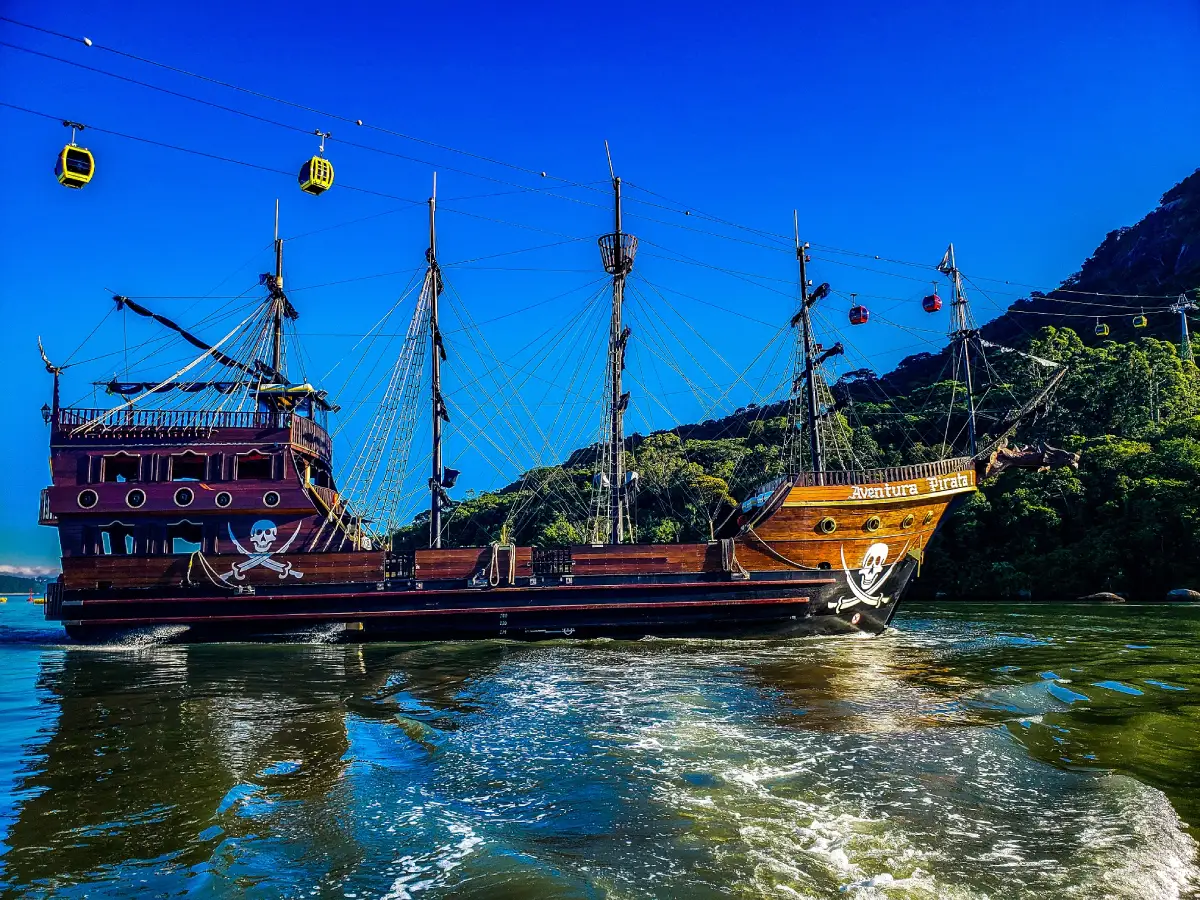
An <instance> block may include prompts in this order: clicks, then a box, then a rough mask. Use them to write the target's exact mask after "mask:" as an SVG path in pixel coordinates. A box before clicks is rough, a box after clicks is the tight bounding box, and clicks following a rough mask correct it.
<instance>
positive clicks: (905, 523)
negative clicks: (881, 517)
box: [900, 513, 917, 528]
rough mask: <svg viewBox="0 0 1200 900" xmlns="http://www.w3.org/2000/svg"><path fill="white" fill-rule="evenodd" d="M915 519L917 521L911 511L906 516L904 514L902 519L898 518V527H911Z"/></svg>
mask: <svg viewBox="0 0 1200 900" xmlns="http://www.w3.org/2000/svg"><path fill="white" fill-rule="evenodd" d="M915 521H917V519H916V517H915V516H914V515H913V514H912V513H909V514H908V515H907V516H905V517H904V518H903V519H901V520H900V527H901V528H912V527H913V522H915Z"/></svg>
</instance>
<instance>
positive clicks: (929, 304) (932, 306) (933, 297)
mask: <svg viewBox="0 0 1200 900" xmlns="http://www.w3.org/2000/svg"><path fill="white" fill-rule="evenodd" d="M921 308H922V309H923V310H925V312H927V313H935V312H937V311H938V310H939V309H941V308H942V298H941V297H939V296H938V295H937V293H936V292H934V293H932V294H930V295H929V296H928V297H926V298H925V299H924V300H922V301H921Z"/></svg>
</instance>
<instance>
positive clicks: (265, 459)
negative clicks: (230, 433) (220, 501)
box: [235, 451, 271, 481]
mask: <svg viewBox="0 0 1200 900" xmlns="http://www.w3.org/2000/svg"><path fill="white" fill-rule="evenodd" d="M235 477H236V478H237V479H238V480H239V481H242V480H245V479H247V478H264V479H267V478H270V477H271V457H269V456H267V455H266V454H264V453H258V452H254V451H252V452H250V453H247V454H245V455H244V456H239V457H238V458H237V473H236V476H235Z"/></svg>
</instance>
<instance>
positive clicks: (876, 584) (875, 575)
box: [829, 542, 908, 612]
mask: <svg viewBox="0 0 1200 900" xmlns="http://www.w3.org/2000/svg"><path fill="white" fill-rule="evenodd" d="M907 550H908V546H907V545H905V547H904V549H903V550H901V551H900V555H899V556H897V557H896V561H895V562H893V563H892V564H891V566H888V568H886V569H885V568H884V566H887V561H888V556H889V554H890V551H889V549H888V545H887V544H884V543H882V542H881V543H876V544H872V545H871V546H870V547H868V548H867V552H866V553H864V554H863V560H862V565H860V566H859V567H858V572H852V571H851V570H850V567H849V566H848V565H846V548H845V547H842V548H841V555H842V572H843V573H844V574H845V576H846V587H848V588H849V589H850V594H851V596H849V597H838V598H837V599H836V600H830V601H829V608H830V609H833V610H835V611H837V612H841V611H842V610H843V609H846V608H848V607H851V606H857V605H858V604H859V603H864V604H866V605H867V606H876V607H878V606H882V605H884V604H885V603H887V602H888V601H889V600H891V597H887V596H881V595H880V594H879V591H880V590H881V589H882V588H883V586H884V584H885V583H886V582H887V580H888V578H889V577H890V576H891V574H892V570H893V569H895V568H896V566H898V565H899V564H900V560H902V559H904V554H905V552H907Z"/></svg>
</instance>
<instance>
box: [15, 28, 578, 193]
mask: <svg viewBox="0 0 1200 900" xmlns="http://www.w3.org/2000/svg"><path fill="white" fill-rule="evenodd" d="M0 21H4V22H8V23H10V24H12V25H17V26H20V27H22V28H29V29H32V30H33V31H40V32H42V33H43V34H49V35H51V36H53V37H57V38H61V39H63V40H68V41H72V42H79V41H82V43H83V44H85V45H86V46H88V47H91V48H94V49H97V50H104V51H106V52H108V53H113V54H116V55H118V56H123V57H125V58H126V59H132V60H134V61H136V62H140V63H144V64H146V65H150V66H155V67H157V68H160V69H165V70H167V71H170V72H175V73H177V74H179V75H186V76H188V77H189V78H196V79H199V80H200V81H206V82H208V83H209V84H215V85H218V86H220V87H224V88H228V89H229V90H234V91H239V92H241V93H243V94H248V95H250V96H253V97H258V98H260V99H262V100H270V101H271V102H273V103H279V104H282V105H284V106H290V107H292V108H294V109H299V110H303V111H304V112H309V113H314V114H316V115H319V116H324V117H326V118H329V119H334V120H336V121H339V122H347V123H353V124H354V125H356V126H359V127H363V128H368V129H371V130H373V131H378V132H380V133H382V134H388V135H391V136H392V137H398V138H402V139H404V140H408V141H414V142H416V143H419V144H424V145H426V146H429V147H434V148H436V149H438V150H445V151H447V152H450V153H457V154H460V155H462V156H468V157H470V158H472V159H477V160H479V161H481V162H486V163H490V164H492V165H497V166H502V167H504V168H508V169H513V170H515V171H519V172H524V173H525V174H528V175H536V176H539V177H541V178H552V179H554V180H555V181H559V182H562V183H563V184H567V185H570V186H572V187H582V188H587V189H588V190H594V191H600V190H601V189H600V188H597V187H594V186H593V185H590V184H586V183H582V182H576V181H571V180H570V179H567V178H563V177H562V176H559V175H550V174H548V173H547V172H544V171H538V170H536V169H530V168H527V167H525V166H519V165H516V164H514V163H510V162H505V161H504V160H500V159H494V158H492V157H488V156H483V155H481V154H478V153H472V152H470V151H468V150H460V149H458V148H457V147H450V146H448V145H446V144H439V143H437V142H436V141H430V140H426V139H424V138H418V137H414V136H413V135H410V134H404V133H403V132H399V131H393V130H391V129H388V128H383V127H381V126H379V125H372V124H370V123H366V122H364V121H363V120H362V119H358V118H350V117H348V116H341V115H338V114H336V113H331V112H326V111H324V110H320V109H316V108H314V107H311V106H306V105H305V104H302V103H296V102H294V101H291V100H285V99H283V98H281V97H275V96H272V95H271V94H266V93H263V92H261V91H255V90H252V89H250V88H244V87H241V86H240V85H236V84H232V83H230V82H227V81H221V80H219V79H216V78H212V77H210V76H207V75H201V74H199V73H197V72H190V71H188V70H187V69H182V68H180V67H178V66H172V65H170V64H168V63H161V62H157V61H155V60H152V59H147V58H146V57H143V56H138V55H137V54H134V53H129V52H127V51H124V50H118V49H117V48H115V47H108V46H105V45H104V44H98V43H96V42H94V41H92V40H91V39H90V38H86V37H84V38H78V37H73V36H71V35H67V34H62V33H61V32H57V31H52V30H50V29H49V28H42V27H40V26H38V25H31V24H29V23H27V22H21V21H19V20H17V19H13V18H9V17H8V16H0Z"/></svg>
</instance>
